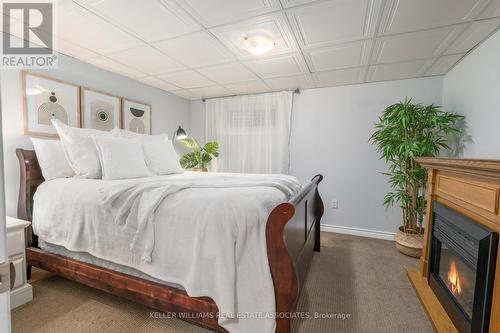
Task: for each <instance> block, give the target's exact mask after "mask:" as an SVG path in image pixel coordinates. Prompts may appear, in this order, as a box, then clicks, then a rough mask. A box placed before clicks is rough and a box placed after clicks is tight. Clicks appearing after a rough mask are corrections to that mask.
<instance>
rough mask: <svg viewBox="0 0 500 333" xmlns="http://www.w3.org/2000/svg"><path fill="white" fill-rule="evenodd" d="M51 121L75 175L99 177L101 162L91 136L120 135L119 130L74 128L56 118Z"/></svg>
mask: <svg viewBox="0 0 500 333" xmlns="http://www.w3.org/2000/svg"><path fill="white" fill-rule="evenodd" d="M51 121H52V125H54V127H55V128H56V131H57V134H59V137H60V138H61V142H62V144H63V147H64V152H65V154H66V158H67V159H68V162H69V165H70V166H71V168H72V169H73V170H74V171H75V174H76V176H77V177H80V178H101V163H100V162H99V156H98V155H97V149H96V147H95V144H94V140H93V137H94V136H96V135H99V136H116V137H117V136H119V135H120V134H119V131H118V130H117V129H113V130H112V131H110V132H107V131H99V130H95V129H91V128H76V127H71V126H67V125H65V124H63V123H62V122H61V121H59V120H57V119H52V120H51Z"/></svg>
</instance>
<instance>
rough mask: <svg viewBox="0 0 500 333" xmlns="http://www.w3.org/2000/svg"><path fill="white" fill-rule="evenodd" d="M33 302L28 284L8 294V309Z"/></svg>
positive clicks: (31, 291) (31, 289) (31, 290)
mask: <svg viewBox="0 0 500 333" xmlns="http://www.w3.org/2000/svg"><path fill="white" fill-rule="evenodd" d="M32 300H33V288H32V287H31V285H30V284H29V283H26V284H25V285H24V286H22V287H20V288H17V289H15V290H12V291H11V292H10V308H11V309H14V308H17V307H18V306H21V305H23V304H25V303H28V302H30V301H32Z"/></svg>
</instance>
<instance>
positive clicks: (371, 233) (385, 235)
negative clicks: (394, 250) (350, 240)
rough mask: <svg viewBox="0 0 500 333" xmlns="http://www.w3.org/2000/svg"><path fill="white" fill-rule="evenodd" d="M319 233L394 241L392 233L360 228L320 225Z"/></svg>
mask: <svg viewBox="0 0 500 333" xmlns="http://www.w3.org/2000/svg"><path fill="white" fill-rule="evenodd" d="M321 231H325V232H336V233H338V234H345V235H353V236H361V237H370V238H378V239H385V240H394V235H395V233H394V232H387V231H378V230H370V229H362V228H351V227H344V226H340V225H332V224H321Z"/></svg>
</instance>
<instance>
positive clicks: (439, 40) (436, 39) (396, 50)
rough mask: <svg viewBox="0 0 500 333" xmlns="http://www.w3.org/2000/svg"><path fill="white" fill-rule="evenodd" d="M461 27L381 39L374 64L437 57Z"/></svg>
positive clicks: (376, 47)
mask: <svg viewBox="0 0 500 333" xmlns="http://www.w3.org/2000/svg"><path fill="white" fill-rule="evenodd" d="M460 28H461V29H463V28H464V26H460V27H455V28H454V27H448V28H440V29H433V30H425V31H420V32H412V33H406V34H400V35H395V36H390V37H382V38H379V39H378V40H377V42H376V46H375V50H374V52H373V58H372V63H389V62H399V61H406V60H413V59H422V58H430V57H433V56H437V55H439V54H440V53H442V52H443V50H444V49H445V48H446V47H447V46H448V45H449V44H450V43H451V40H452V38H453V36H456V35H455V34H454V32H455V31H458V30H457V29H460Z"/></svg>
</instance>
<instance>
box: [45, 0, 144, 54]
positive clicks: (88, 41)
mask: <svg viewBox="0 0 500 333" xmlns="http://www.w3.org/2000/svg"><path fill="white" fill-rule="evenodd" d="M57 19H58V29H57V31H56V32H55V34H56V35H57V36H59V37H61V38H62V39H65V40H67V41H68V42H70V43H73V44H75V45H78V46H81V47H83V48H86V49H89V50H91V51H93V52H96V53H99V54H109V53H112V52H116V51H120V50H125V49H130V48H132V47H135V46H139V45H140V44H142V43H141V41H140V40H139V39H137V38H135V37H133V36H131V35H128V34H127V33H125V32H123V31H122V30H120V29H118V28H116V27H115V26H113V25H112V24H110V23H108V22H106V21H105V20H104V19H102V18H100V17H98V16H96V15H94V14H92V13H90V12H89V11H87V10H85V9H83V8H81V7H80V6H78V5H77V4H75V3H72V2H64V4H61V5H59V7H58V15H57Z"/></svg>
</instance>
